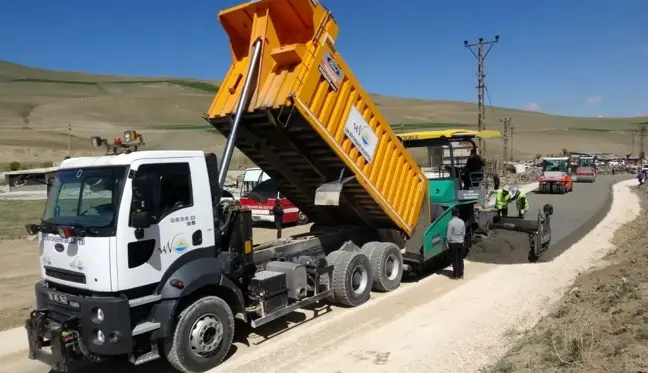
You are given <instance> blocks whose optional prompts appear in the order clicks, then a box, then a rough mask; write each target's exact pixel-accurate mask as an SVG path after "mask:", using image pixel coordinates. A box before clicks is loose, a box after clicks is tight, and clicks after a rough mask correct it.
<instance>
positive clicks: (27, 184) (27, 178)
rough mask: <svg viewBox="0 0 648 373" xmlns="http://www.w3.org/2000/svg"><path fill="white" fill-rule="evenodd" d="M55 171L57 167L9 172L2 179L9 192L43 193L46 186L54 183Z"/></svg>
mask: <svg viewBox="0 0 648 373" xmlns="http://www.w3.org/2000/svg"><path fill="white" fill-rule="evenodd" d="M57 170H58V166H55V167H47V168H33V169H31V170H20V171H9V172H5V173H4V177H5V181H6V183H7V185H8V186H9V191H10V192H40V191H43V192H45V191H47V190H48V188H47V185H48V184H52V183H53V182H54V177H55V175H56V171H57Z"/></svg>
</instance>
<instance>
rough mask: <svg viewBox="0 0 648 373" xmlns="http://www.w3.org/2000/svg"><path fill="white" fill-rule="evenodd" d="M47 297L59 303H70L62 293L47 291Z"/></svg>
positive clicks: (67, 304)
mask: <svg viewBox="0 0 648 373" xmlns="http://www.w3.org/2000/svg"><path fill="white" fill-rule="evenodd" d="M47 298H49V300H51V301H53V302H56V303H59V304H64V305H66V306H69V305H70V302H69V301H68V299H67V297H66V296H65V295H63V294H58V293H53V292H51V291H49V292H47Z"/></svg>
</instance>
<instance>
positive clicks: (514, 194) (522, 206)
mask: <svg viewBox="0 0 648 373" xmlns="http://www.w3.org/2000/svg"><path fill="white" fill-rule="evenodd" d="M511 201H515V207H516V208H517V210H518V217H519V218H520V219H524V214H526V213H527V211H529V200H528V199H527V198H526V194H524V192H523V191H521V190H519V189H518V188H516V187H513V188H511Z"/></svg>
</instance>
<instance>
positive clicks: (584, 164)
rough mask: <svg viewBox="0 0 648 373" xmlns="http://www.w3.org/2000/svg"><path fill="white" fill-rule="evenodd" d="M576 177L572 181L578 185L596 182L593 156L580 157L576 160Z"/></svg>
mask: <svg viewBox="0 0 648 373" xmlns="http://www.w3.org/2000/svg"><path fill="white" fill-rule="evenodd" d="M577 162H578V164H577V166H576V172H575V173H576V175H575V176H574V177H573V181H575V182H579V183H585V182H589V183H593V182H595V181H596V171H597V170H596V164H595V163H594V156H586V155H581V156H579V157H578V160H577Z"/></svg>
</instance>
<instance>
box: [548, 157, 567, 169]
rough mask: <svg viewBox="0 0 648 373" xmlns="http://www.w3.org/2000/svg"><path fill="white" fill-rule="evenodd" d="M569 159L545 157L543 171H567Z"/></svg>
mask: <svg viewBox="0 0 648 373" xmlns="http://www.w3.org/2000/svg"><path fill="white" fill-rule="evenodd" d="M568 169H569V161H568V160H563V159H545V160H544V167H543V171H559V172H567V170H568Z"/></svg>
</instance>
